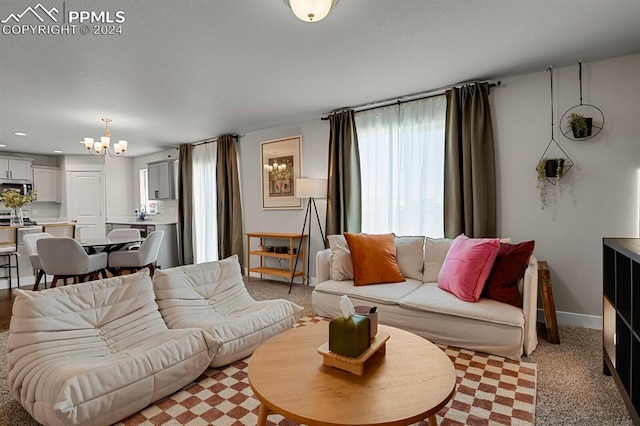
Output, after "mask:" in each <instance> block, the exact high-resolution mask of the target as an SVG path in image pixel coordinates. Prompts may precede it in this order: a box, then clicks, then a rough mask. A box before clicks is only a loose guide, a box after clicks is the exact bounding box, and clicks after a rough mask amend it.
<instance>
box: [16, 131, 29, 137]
mask: <svg viewBox="0 0 640 426" xmlns="http://www.w3.org/2000/svg"><path fill="white" fill-rule="evenodd" d="M14 135H16V136H27V134H26V133H22V132H15V133H14Z"/></svg>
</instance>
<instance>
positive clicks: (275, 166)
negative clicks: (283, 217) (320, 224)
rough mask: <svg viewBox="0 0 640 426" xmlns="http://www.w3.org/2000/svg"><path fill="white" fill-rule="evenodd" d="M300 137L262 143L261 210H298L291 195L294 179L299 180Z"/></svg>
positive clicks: (294, 192) (300, 204) (293, 190)
mask: <svg viewBox="0 0 640 426" xmlns="http://www.w3.org/2000/svg"><path fill="white" fill-rule="evenodd" d="M301 145H302V136H293V137H290V138H285V139H277V140H273V141H267V142H262V143H261V144H260V161H261V167H262V208H263V209H264V210H285V209H301V208H302V200H301V199H300V198H297V197H296V196H295V194H296V188H295V185H296V179H298V178H299V177H301V170H300V168H301V167H300V149H301Z"/></svg>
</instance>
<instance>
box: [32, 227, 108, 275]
mask: <svg viewBox="0 0 640 426" xmlns="http://www.w3.org/2000/svg"><path fill="white" fill-rule="evenodd" d="M36 245H37V248H38V256H39V257H40V264H41V265H42V267H43V268H44V270H45V271H47V273H48V274H49V275H53V280H52V281H51V287H55V286H56V283H57V281H58V280H60V279H62V280H63V282H64V283H65V284H66V283H67V279H68V278H73V282H74V283H78V282H80V281H84V280H85V279H86V278H90V279H92V280H95V279H98V278H100V273H102V276H103V277H105V278H106V272H105V268H106V267H107V262H108V259H109V255H108V254H107V253H96V254H87V252H86V251H85V250H84V249H83V248H82V245H80V243H79V242H78V241H76V240H74V239H73V238H69V237H60V238H41V239H39V240H38V241H37V242H36Z"/></svg>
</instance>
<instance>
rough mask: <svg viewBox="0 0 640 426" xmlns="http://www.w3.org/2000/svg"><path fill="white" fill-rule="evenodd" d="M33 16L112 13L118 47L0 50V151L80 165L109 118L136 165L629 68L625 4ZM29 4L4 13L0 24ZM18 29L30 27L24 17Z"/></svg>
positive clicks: (436, 4) (111, 39) (98, 43)
mask: <svg viewBox="0 0 640 426" xmlns="http://www.w3.org/2000/svg"><path fill="white" fill-rule="evenodd" d="M40 3H41V4H42V6H43V9H47V10H51V8H53V7H55V8H56V9H57V10H58V11H59V12H60V13H59V14H57V15H55V14H54V16H57V17H58V20H59V21H60V20H61V19H62V18H61V16H63V15H64V16H65V17H68V16H69V15H68V13H69V11H97V12H99V11H108V12H109V13H110V15H111V17H112V18H113V17H116V12H117V11H122V12H124V17H125V21H124V22H123V23H122V24H121V29H122V34H115V35H93V34H87V35H82V34H80V33H79V31H80V25H79V24H78V28H76V31H77V32H76V34H73V35H15V34H4V33H3V34H0V58H1V59H0V77H1V78H0V144H5V145H7V147H6V148H0V150H4V151H20V152H28V153H43V154H50V153H51V152H52V151H53V150H54V149H59V150H62V151H64V153H65V154H81V153H83V152H84V148H83V145H81V144H80V143H79V141H80V140H81V139H82V138H83V137H85V136H91V137H94V138H98V137H99V136H101V134H102V129H103V127H102V122H101V121H100V118H101V117H104V116H107V117H110V118H112V119H113V122H112V123H111V133H112V138H113V139H128V140H129V145H130V150H129V155H141V154H145V153H149V152H153V151H158V150H160V149H163V148H166V147H169V146H173V145H176V144H179V143H184V142H194V141H198V140H202V139H206V138H210V137H214V136H217V135H220V134H223V133H244V132H248V131H252V130H257V129H261V128H265V127H269V126H273V125H277V124H280V123H287V122H293V121H298V120H303V119H310V118H314V117H319V116H320V115H321V114H322V113H324V112H327V111H330V110H333V109H336V108H340V107H345V106H350V105H358V104H362V103H368V102H372V101H376V100H380V99H385V98H390V97H394V96H400V95H404V94H411V93H416V92H421V91H428V90H431V89H435V88H439V87H443V86H447V85H452V84H456V83H461V82H468V81H473V80H478V79H491V78H496V77H501V76H508V75H514V74H522V73H528V72H535V71H543V70H544V69H546V67H548V66H549V65H554V66H555V67H558V66H563V65H570V64H575V63H577V61H578V60H579V59H582V60H583V61H584V62H585V63H588V62H590V61H594V60H598V59H604V58H608V57H614V56H620V55H626V54H631V53H638V52H640V25H639V24H638V22H639V21H640V1H638V0H606V1H605V0H562V1H560V0H535V1H533V0H526V1H525V0H483V1H468V0H402V1H390V0H341V1H339V2H338V4H337V6H336V7H335V8H334V10H332V11H331V13H330V14H329V16H328V17H327V18H326V19H324V20H323V21H321V22H318V23H314V24H309V23H304V22H301V21H299V20H297V19H296V18H295V17H294V15H293V14H292V12H291V10H290V9H289V8H288V7H287V6H286V5H285V3H284V1H282V0H259V1H258V0H192V1H157V0H136V1H135V2H132V1H108V0H103V1H79V0H76V1H71V0H67V1H63V0H60V1H57V0H56V1H48V0H42V1H41V2H40ZM37 4H38V0H26V1H14V0H3V1H2V2H1V3H0V20H5V19H7V18H9V17H10V15H11V14H14V15H15V14H21V13H22V12H23V11H25V9H26V8H27V7H28V6H32V7H36V6H37ZM38 10H42V9H38ZM63 10H64V11H65V13H66V14H63V13H62V11H63ZM41 14H42V13H41ZM47 19H49V18H48V17H44V21H45V22H44V24H51V23H52V21H51V20H47ZM20 20H21V22H20V25H24V24H40V22H38V20H37V18H35V17H34V16H33V15H32V14H29V13H27V14H25V15H24V16H22V17H21V18H20ZM8 24H11V25H15V24H14V20H11V19H10V20H9V21H8ZM5 25H6V24H0V28H3V27H4V26H5ZM89 27H90V32H91V31H92V27H93V25H92V24H89ZM11 28H13V27H11ZM4 31H5V30H4V29H3V32H4ZM14 132H25V133H27V134H28V135H27V136H25V137H18V136H15V135H14ZM0 152H1V151H0Z"/></svg>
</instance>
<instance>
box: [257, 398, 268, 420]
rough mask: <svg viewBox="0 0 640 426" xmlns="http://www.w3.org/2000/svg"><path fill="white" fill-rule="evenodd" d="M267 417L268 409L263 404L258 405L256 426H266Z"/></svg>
mask: <svg viewBox="0 0 640 426" xmlns="http://www.w3.org/2000/svg"><path fill="white" fill-rule="evenodd" d="M268 415H269V409H268V408H267V406H266V405H264V402H261V403H260V408H259V409H258V426H266V425H267V416H268Z"/></svg>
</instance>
